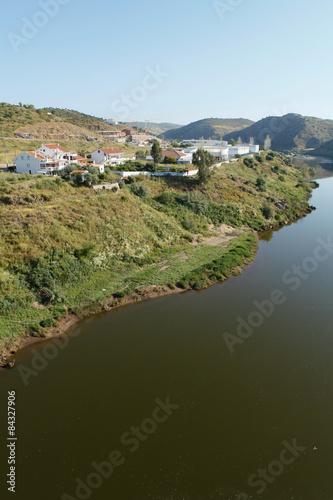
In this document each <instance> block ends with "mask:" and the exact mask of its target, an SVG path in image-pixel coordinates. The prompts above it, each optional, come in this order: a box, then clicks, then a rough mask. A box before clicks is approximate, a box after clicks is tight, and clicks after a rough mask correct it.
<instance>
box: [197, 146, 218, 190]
mask: <svg viewBox="0 0 333 500" xmlns="http://www.w3.org/2000/svg"><path fill="white" fill-rule="evenodd" d="M215 163H216V159H215V156H214V155H212V154H211V153H209V152H208V151H206V150H205V149H203V148H199V149H198V151H197V152H196V154H195V155H194V158H193V164H194V165H195V166H197V167H198V169H199V174H198V178H199V183H200V184H206V183H207V182H208V180H209V179H210V178H211V177H212V175H213V168H212V167H213V165H214V164H215Z"/></svg>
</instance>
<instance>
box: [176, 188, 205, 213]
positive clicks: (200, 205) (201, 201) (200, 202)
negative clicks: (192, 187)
mask: <svg viewBox="0 0 333 500" xmlns="http://www.w3.org/2000/svg"><path fill="white" fill-rule="evenodd" d="M182 201H183V204H184V205H185V206H186V207H188V208H189V209H190V210H192V212H194V213H195V214H198V215H200V214H201V215H205V214H206V213H207V210H208V200H207V199H206V197H205V196H204V195H203V194H202V193H198V192H195V191H191V192H190V193H188V194H186V195H185V196H184V197H183V200H182Z"/></svg>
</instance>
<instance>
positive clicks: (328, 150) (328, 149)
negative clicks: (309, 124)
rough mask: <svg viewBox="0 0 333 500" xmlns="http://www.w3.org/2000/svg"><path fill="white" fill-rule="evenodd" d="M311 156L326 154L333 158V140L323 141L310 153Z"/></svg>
mask: <svg viewBox="0 0 333 500" xmlns="http://www.w3.org/2000/svg"><path fill="white" fill-rule="evenodd" d="M310 154H311V155H313V156H326V157H328V158H333V140H332V141H328V142H324V144H322V145H321V146H319V148H316V149H315V150H314V151H311V153H310Z"/></svg>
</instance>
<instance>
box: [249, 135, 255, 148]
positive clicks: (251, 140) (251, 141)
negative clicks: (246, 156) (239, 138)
mask: <svg viewBox="0 0 333 500" xmlns="http://www.w3.org/2000/svg"><path fill="white" fill-rule="evenodd" d="M249 144H250V146H253V145H254V137H250V142H249Z"/></svg>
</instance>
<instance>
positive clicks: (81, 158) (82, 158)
mask: <svg viewBox="0 0 333 500" xmlns="http://www.w3.org/2000/svg"><path fill="white" fill-rule="evenodd" d="M77 160H85V161H86V160H88V158H84V156H80V155H77Z"/></svg>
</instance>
